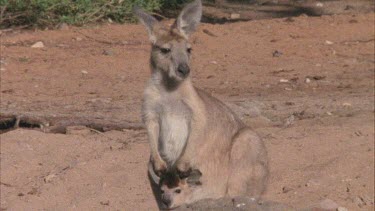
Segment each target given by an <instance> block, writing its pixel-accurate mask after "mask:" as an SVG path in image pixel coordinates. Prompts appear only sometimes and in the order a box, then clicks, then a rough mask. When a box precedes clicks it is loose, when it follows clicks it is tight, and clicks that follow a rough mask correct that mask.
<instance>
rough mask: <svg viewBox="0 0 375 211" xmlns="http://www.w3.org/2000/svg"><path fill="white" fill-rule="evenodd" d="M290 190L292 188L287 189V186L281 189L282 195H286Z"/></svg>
mask: <svg viewBox="0 0 375 211" xmlns="http://www.w3.org/2000/svg"><path fill="white" fill-rule="evenodd" d="M292 190H293V188H291V187H287V186H285V187H283V193H288V192H289V191H292Z"/></svg>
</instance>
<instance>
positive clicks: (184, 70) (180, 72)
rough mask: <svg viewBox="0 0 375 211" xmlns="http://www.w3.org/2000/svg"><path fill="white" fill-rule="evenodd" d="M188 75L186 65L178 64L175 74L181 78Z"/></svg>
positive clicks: (188, 70)
mask: <svg viewBox="0 0 375 211" xmlns="http://www.w3.org/2000/svg"><path fill="white" fill-rule="evenodd" d="M189 73H190V67H189V65H188V64H186V63H182V64H179V65H178V67H177V74H178V75H179V76H180V77H183V78H185V77H186V76H188V75H189Z"/></svg>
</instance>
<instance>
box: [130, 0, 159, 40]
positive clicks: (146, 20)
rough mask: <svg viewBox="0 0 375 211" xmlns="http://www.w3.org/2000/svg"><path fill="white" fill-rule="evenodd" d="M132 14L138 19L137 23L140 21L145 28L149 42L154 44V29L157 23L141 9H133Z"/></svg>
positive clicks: (136, 7)
mask: <svg viewBox="0 0 375 211" xmlns="http://www.w3.org/2000/svg"><path fill="white" fill-rule="evenodd" d="M133 13H134V14H135V15H136V16H137V17H138V19H139V21H141V23H142V24H143V25H145V26H146V29H147V32H148V36H149V38H150V41H151V42H152V43H155V42H156V34H155V28H156V26H157V25H158V24H159V22H158V21H157V20H156V19H155V18H154V17H152V16H151V15H149V14H147V13H146V12H145V11H143V10H142V9H141V8H139V7H138V6H135V7H133Z"/></svg>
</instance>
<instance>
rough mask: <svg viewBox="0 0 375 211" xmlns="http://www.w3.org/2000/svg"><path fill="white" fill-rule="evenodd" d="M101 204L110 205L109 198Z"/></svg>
mask: <svg viewBox="0 0 375 211" xmlns="http://www.w3.org/2000/svg"><path fill="white" fill-rule="evenodd" d="M100 204H101V205H105V206H108V205H109V200H107V201H101V202H100Z"/></svg>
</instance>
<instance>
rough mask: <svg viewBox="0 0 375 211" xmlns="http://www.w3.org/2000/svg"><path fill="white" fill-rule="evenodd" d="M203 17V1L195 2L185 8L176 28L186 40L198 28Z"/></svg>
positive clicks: (196, 0) (197, 0)
mask: <svg viewBox="0 0 375 211" xmlns="http://www.w3.org/2000/svg"><path fill="white" fill-rule="evenodd" d="M201 17H202V2H201V0H195V1H194V2H192V3H189V4H188V5H186V6H185V7H184V9H183V10H182V12H181V13H180V15H179V16H178V18H177V20H176V22H175V24H174V27H176V28H177V29H178V31H179V32H180V33H181V34H182V35H183V36H184V37H185V38H188V37H189V36H190V35H191V34H192V33H193V32H194V31H195V30H196V28H197V27H198V25H199V22H200V21H201Z"/></svg>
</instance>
